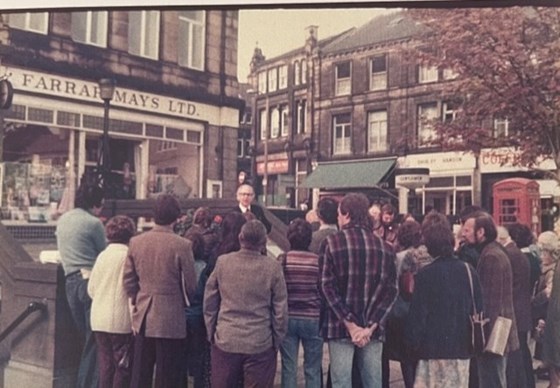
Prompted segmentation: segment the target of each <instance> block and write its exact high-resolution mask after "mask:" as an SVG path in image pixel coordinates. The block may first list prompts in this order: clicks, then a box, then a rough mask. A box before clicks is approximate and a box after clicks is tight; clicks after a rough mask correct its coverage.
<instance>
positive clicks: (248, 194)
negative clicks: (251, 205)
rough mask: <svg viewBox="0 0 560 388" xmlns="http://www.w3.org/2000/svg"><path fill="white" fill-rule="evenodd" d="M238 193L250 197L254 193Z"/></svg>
mask: <svg viewBox="0 0 560 388" xmlns="http://www.w3.org/2000/svg"><path fill="white" fill-rule="evenodd" d="M239 195H241V196H244V197H245V196H247V197H252V196H253V195H254V194H253V193H239Z"/></svg>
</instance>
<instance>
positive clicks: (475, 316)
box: [465, 263, 488, 354]
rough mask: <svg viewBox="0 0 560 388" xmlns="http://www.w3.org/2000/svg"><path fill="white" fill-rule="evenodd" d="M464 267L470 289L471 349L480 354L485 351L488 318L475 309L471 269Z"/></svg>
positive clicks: (467, 266)
mask: <svg viewBox="0 0 560 388" xmlns="http://www.w3.org/2000/svg"><path fill="white" fill-rule="evenodd" d="M465 267H466V268H467V274H468V275H469V285H470V288H471V299H472V311H473V313H472V315H471V316H470V321H471V340H472V349H473V352H474V354H480V353H482V352H484V351H485V347H486V334H485V333H484V329H485V328H484V326H485V325H486V324H487V323H488V318H484V313H483V312H482V311H480V312H479V311H477V309H476V303H475V301H474V289H473V282H472V274H471V268H470V266H469V264H467V263H465Z"/></svg>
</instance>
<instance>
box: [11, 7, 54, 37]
mask: <svg viewBox="0 0 560 388" xmlns="http://www.w3.org/2000/svg"><path fill="white" fill-rule="evenodd" d="M13 15H24V17H25V20H24V23H23V25H14V24H12V23H13V21H12V18H11V16H13ZM33 15H37V16H41V15H42V16H43V21H42V24H43V26H42V27H43V28H41V29H34V28H32V27H31V25H32V23H31V22H32V20H31V17H32V16H33ZM49 19H50V15H49V13H48V12H18V13H14V14H10V16H9V17H8V25H9V26H10V27H11V28H15V29H18V30H23V31H29V32H34V33H37V34H42V35H47V34H48V33H49Z"/></svg>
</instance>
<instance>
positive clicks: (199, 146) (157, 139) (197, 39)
mask: <svg viewBox="0 0 560 388" xmlns="http://www.w3.org/2000/svg"><path fill="white" fill-rule="evenodd" d="M237 23H238V15H237V12H236V11H230V10H227V11H226V10H209V11H203V10H191V9H184V10H180V9H174V10H168V9H166V10H156V9H150V10H130V11H129V10H110V11H86V10H84V11H80V12H35V13H4V14H2V15H0V60H1V66H0V73H1V74H0V76H5V77H7V79H8V80H9V81H10V83H11V84H12V85H13V89H14V96H13V101H12V105H11V107H10V108H9V109H7V110H3V111H2V113H0V114H3V128H4V137H3V147H2V148H3V163H2V182H3V183H2V195H1V198H2V204H1V206H2V216H3V218H10V219H12V220H14V221H24V220H41V221H50V220H52V219H53V218H56V215H57V214H58V213H59V212H61V211H64V210H65V208H67V207H68V206H71V202H72V200H73V193H74V191H75V189H76V187H77V185H78V184H79V180H80V179H81V177H83V176H84V174H85V175H87V174H89V173H91V172H93V171H94V170H95V169H96V166H97V164H98V160H99V154H100V151H99V150H100V139H101V136H102V132H103V124H104V106H103V101H102V100H101V98H100V94H99V86H98V80H100V79H102V78H111V79H114V80H115V82H116V90H115V93H114V96H113V98H112V100H111V102H110V110H109V132H108V133H109V138H110V140H109V150H110V151H109V155H110V163H111V172H110V175H109V176H110V183H111V187H112V188H113V190H112V191H111V196H112V197H113V198H139V199H142V198H147V197H149V196H152V195H156V194H158V193H161V192H174V193H176V194H178V195H180V196H184V197H209V198H212V197H222V196H224V197H227V196H232V195H234V193H235V189H236V180H237V176H236V169H235V168H234V169H232V168H230V166H232V165H235V164H236V163H237V149H236V142H237V137H238V129H239V111H240V109H242V107H243V104H244V102H243V101H242V100H241V99H240V98H239V92H238V82H237V28H238V26H237Z"/></svg>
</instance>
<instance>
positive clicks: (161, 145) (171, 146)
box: [158, 140, 177, 152]
mask: <svg viewBox="0 0 560 388" xmlns="http://www.w3.org/2000/svg"><path fill="white" fill-rule="evenodd" d="M176 149H177V143H175V142H174V141H168V140H163V141H160V142H158V151H159V152H162V151H169V150H176Z"/></svg>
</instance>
